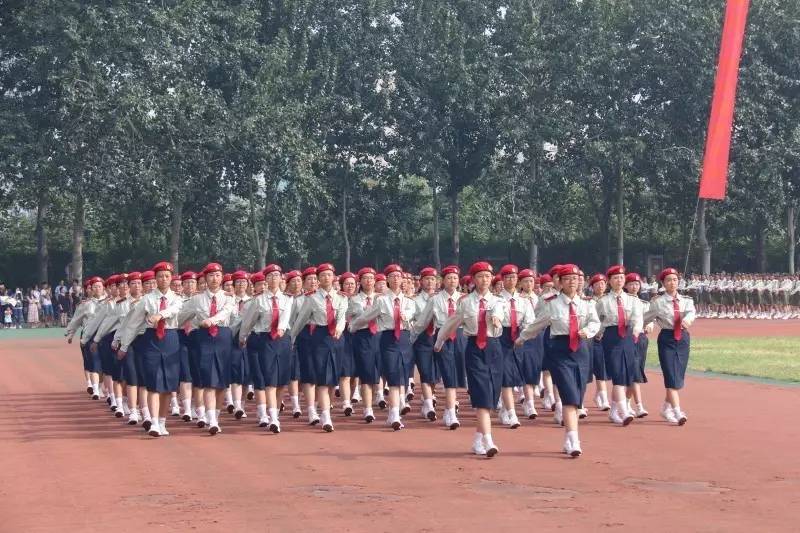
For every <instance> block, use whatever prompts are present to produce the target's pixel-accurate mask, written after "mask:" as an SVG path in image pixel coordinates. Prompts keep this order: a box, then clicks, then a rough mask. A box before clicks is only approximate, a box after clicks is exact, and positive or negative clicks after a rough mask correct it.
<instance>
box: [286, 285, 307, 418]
mask: <svg viewBox="0 0 800 533" xmlns="http://www.w3.org/2000/svg"><path fill="white" fill-rule="evenodd" d="M284 279H285V280H286V292H285V294H286V296H288V297H289V298H291V299H292V313H290V319H291V316H292V315H293V314H294V311H295V308H296V307H297V304H296V302H297V299H298V298H301V297H302V296H303V274H302V273H301V272H300V271H299V270H290V271H289V272H287V273H286V276H285V277H284ZM291 327H292V324H291V320H290V323H289V328H291ZM290 357H291V358H292V359H291V367H292V373H291V375H290V376H289V387H288V390H289V399H290V400H291V401H292V417H293V418H300V416H302V414H303V410H302V409H301V408H300V361H299V359H298V356H297V347H296V346H294V345H292V347H291V353H290Z"/></svg>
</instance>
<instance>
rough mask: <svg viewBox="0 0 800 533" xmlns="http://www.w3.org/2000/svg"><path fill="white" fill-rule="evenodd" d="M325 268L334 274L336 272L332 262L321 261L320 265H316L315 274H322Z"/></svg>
mask: <svg viewBox="0 0 800 533" xmlns="http://www.w3.org/2000/svg"><path fill="white" fill-rule="evenodd" d="M326 270H330V271H331V272H333V273H334V274H336V269H335V268H333V265H332V264H330V263H322V264H321V265H319V266H318V267H317V275H319V274H322V273H323V272H325V271H326Z"/></svg>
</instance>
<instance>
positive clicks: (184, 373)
mask: <svg viewBox="0 0 800 533" xmlns="http://www.w3.org/2000/svg"><path fill="white" fill-rule="evenodd" d="M175 331H177V332H178V339H180V341H181V372H180V378H179V379H180V381H181V383H192V364H191V363H190V362H189V342H190V341H189V335H187V334H186V332H185V331H184V330H183V328H181V329H176V330H175Z"/></svg>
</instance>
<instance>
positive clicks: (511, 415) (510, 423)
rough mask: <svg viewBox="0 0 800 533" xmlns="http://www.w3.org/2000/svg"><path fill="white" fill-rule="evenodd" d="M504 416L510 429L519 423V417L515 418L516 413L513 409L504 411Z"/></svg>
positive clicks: (515, 427) (516, 426)
mask: <svg viewBox="0 0 800 533" xmlns="http://www.w3.org/2000/svg"><path fill="white" fill-rule="evenodd" d="M506 416H507V420H508V422H507V423H506V425H507V426H508V427H510V428H511V429H517V428H518V427H519V426H520V425H521V424H520V423H519V418H517V413H516V411H514V410H508V411H506Z"/></svg>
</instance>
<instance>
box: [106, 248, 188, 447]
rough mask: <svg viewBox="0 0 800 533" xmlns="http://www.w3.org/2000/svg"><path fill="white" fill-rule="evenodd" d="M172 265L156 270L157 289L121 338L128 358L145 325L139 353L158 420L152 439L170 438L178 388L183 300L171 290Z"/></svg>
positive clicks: (144, 300) (152, 427) (136, 311)
mask: <svg viewBox="0 0 800 533" xmlns="http://www.w3.org/2000/svg"><path fill="white" fill-rule="evenodd" d="M173 271H174V267H173V266H172V263H168V262H166V261H163V262H160V263H158V264H156V265H155V266H154V267H153V273H154V274H155V281H156V289H155V290H153V291H151V292H149V293H147V294H145V295H144V296H142V299H141V300H139V303H138V304H136V305H135V306H134V308H133V310H132V311H131V313H130V318H129V319H128V320H127V321H126V323H125V328H124V331H123V332H122V335H121V337H120V347H119V351H118V354H119V356H120V357H125V356H126V353H127V351H128V346H130V344H131V343H132V342H133V341H134V339H135V338H136V336H137V335H138V332H139V329H140V328H141V327H142V326H145V327H146V329H145V331H144V333H143V334H142V336H143V340H142V342H141V344H139V345H138V347H139V348H140V349H141V350H140V351H139V353H137V354H136V356H137V357H139V355H141V357H142V370H143V373H144V381H145V385H146V387H147V391H148V395H147V399H148V403H149V408H150V409H149V410H150V413H151V416H153V417H156V418H155V420H153V421H152V423H151V425H150V429H149V430H148V433H149V434H150V436H152V437H159V436H167V435H169V432H168V431H167V428H166V424H167V418H166V417H167V408H168V407H169V404H168V401H169V397H170V393H171V392H172V391H174V390H177V388H178V378H179V374H180V343H179V341H178V334H177V332H176V331H175V330H176V328H177V327H178V313H179V312H180V310H181V306H182V304H183V300H182V299H181V298H180V297H179V296H178V295H177V294H175V293H174V292H172V290H171V289H170V288H169V287H170V283H171V281H172V272H173Z"/></svg>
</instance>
